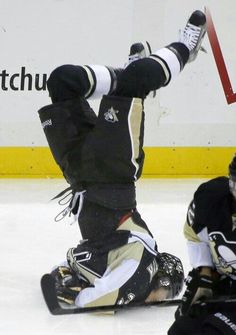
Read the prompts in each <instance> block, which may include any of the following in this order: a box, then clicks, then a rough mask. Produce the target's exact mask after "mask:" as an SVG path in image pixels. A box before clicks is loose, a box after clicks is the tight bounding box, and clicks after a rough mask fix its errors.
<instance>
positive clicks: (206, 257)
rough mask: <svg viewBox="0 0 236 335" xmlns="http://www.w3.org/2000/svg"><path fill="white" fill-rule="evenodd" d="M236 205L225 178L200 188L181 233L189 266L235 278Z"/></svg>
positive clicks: (209, 182)
mask: <svg viewBox="0 0 236 335" xmlns="http://www.w3.org/2000/svg"><path fill="white" fill-rule="evenodd" d="M235 228H236V202H235V200H234V198H233V196H232V194H231V193H230V190H229V179H228V178H227V177H218V178H214V179H212V180H210V181H208V182H206V183H203V184H201V185H200V186H199V188H198V189H197V191H196V192H195V193H194V198H193V200H192V202H191V203H190V205H189V208H188V213H187V220H186V224H185V227H184V234H185V237H186V238H187V240H188V242H187V246H188V251H189V257H190V262H191V265H192V266H193V267H194V268H197V267H200V266H209V267H213V268H215V269H216V270H217V272H218V273H220V274H224V275H227V276H229V277H231V278H232V279H236V230H235Z"/></svg>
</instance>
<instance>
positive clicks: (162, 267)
mask: <svg viewBox="0 0 236 335" xmlns="http://www.w3.org/2000/svg"><path fill="white" fill-rule="evenodd" d="M205 31H206V18H205V15H204V14H203V13H202V12H201V11H195V12H194V13H193V14H192V15H191V17H190V19H189V20H188V22H187V24H186V26H185V28H184V29H183V30H182V32H181V34H180V39H179V41H178V42H174V43H171V44H169V45H167V46H166V47H164V48H162V49H160V50H157V51H156V52H154V53H151V54H147V53H145V46H144V45H143V44H141V43H136V44H134V45H133V46H132V47H131V50H130V57H129V64H128V65H127V66H126V67H125V68H123V69H114V68H111V67H106V66H99V65H90V66H88V65H86V66H74V65H63V66H60V67H58V68H56V69H55V70H54V71H53V72H52V73H51V75H50V77H49V79H48V82H47V87H48V91H49V95H50V97H51V100H52V104H51V105H48V106H45V107H43V108H41V109H40V110H39V116H40V119H41V122H42V126H43V129H44V132H45V135H46V138H47V141H48V144H49V147H50V149H51V152H52V155H53V157H54V159H55V161H56V163H57V164H58V165H59V167H60V169H61V171H62V172H63V175H64V177H65V179H66V181H67V182H68V183H69V185H70V188H71V190H72V200H71V202H70V205H69V207H68V208H67V209H66V211H65V213H67V212H68V211H70V212H72V213H73V214H74V215H76V216H77V217H78V223H79V228H80V231H81V235H82V238H83V241H82V242H81V243H80V244H79V245H78V246H77V247H75V248H71V249H69V251H68V252H67V260H66V261H65V262H64V263H63V264H62V265H61V266H58V267H57V268H56V269H55V270H53V272H52V274H53V276H54V277H55V279H56V283H57V284H56V287H57V296H58V299H59V301H62V302H64V303H68V304H75V305H77V306H79V307H89V306H98V305H114V304H124V303H129V302H130V301H155V300H162V299H164V298H174V297H175V296H176V295H178V294H179V293H180V291H181V289H182V285H183V278H184V274H183V267H182V263H181V261H180V259H179V258H178V257H175V256H173V255H170V254H168V253H160V252H159V251H158V249H157V244H156V241H155V239H154V238H153V236H152V233H151V232H150V230H149V229H148V227H147V225H146V223H145V222H144V221H143V220H142V218H141V216H140V214H139V213H138V211H137V204H136V195H135V182H136V181H137V180H138V178H139V177H140V176H141V173H142V168H143V163H144V152H143V137H144V100H145V98H146V96H147V95H148V94H149V93H150V92H151V91H153V90H157V89H159V88H161V87H163V86H167V85H168V84H169V82H170V81H171V80H172V79H174V78H175V77H176V76H177V75H178V74H179V73H180V72H181V71H182V70H183V68H184V66H185V65H186V64H187V63H188V62H191V61H193V60H194V59H195V58H196V56H197V54H198V51H199V50H200V46H201V42H202V39H203V37H204V34H205ZM94 97H96V98H97V97H102V99H101V103H100V107H99V112H98V116H96V114H95V113H94V111H93V110H92V109H91V107H90V105H89V103H88V99H89V98H94ZM65 213H63V214H65Z"/></svg>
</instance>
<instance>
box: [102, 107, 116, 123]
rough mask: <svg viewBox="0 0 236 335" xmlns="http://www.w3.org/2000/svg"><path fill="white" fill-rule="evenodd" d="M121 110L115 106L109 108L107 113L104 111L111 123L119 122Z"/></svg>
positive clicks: (106, 118)
mask: <svg viewBox="0 0 236 335" xmlns="http://www.w3.org/2000/svg"><path fill="white" fill-rule="evenodd" d="M118 113H119V111H117V110H115V109H114V108H113V107H111V108H109V109H108V111H107V112H106V113H104V117H105V120H106V121H108V122H111V123H115V122H118V121H119V120H118V117H117V114H118Z"/></svg>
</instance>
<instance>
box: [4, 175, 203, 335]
mask: <svg viewBox="0 0 236 335" xmlns="http://www.w3.org/2000/svg"><path fill="white" fill-rule="evenodd" d="M203 181H204V179H141V180H140V181H139V182H138V184H137V200H138V204H139V205H138V210H139V212H140V213H141V214H142V217H143V219H144V220H145V221H146V222H147V224H148V226H149V228H150V229H151V231H152V232H153V234H154V236H155V238H156V240H157V242H158V246H159V251H161V252H163V251H166V252H169V253H172V254H175V255H177V256H179V257H180V258H181V260H182V262H183V265H184V268H185V273H187V272H188V270H189V269H190V265H189V262H188V257H187V254H186V245H185V240H184V237H183V224H184V221H185V217H186V210H187V207H188V204H189V202H190V200H191V198H192V195H193V192H194V190H195V189H196V187H197V186H198V185H199V184H200V183H201V182H203ZM66 187H67V184H66V183H65V182H64V180H62V179H43V180H41V179H1V180H0V238H1V242H0V259H1V262H0V334H2V335H21V334H22V335H23V334H24V335H26V334H31V335H54V334H55V335H62V334H63V335H64V334H65V335H75V334H76V335H90V334H96V335H123V334H125V335H131V334H132V335H154V334H155V335H164V334H167V329H168V327H169V326H170V325H171V323H172V321H173V315H174V311H175V307H152V308H146V309H144V308H142V309H134V310H129V311H120V312H118V313H117V314H116V315H113V316H111V315H110V316H108V315H106V316H105V315H94V314H86V315H85V314H81V315H78V314H77V315H70V316H52V315H50V314H49V312H48V310H47V308H46V306H45V303H44V301H43V297H42V294H41V291H40V277H41V276H42V274H43V273H45V272H48V271H49V270H51V268H52V266H54V265H55V264H57V263H58V262H60V261H61V260H64V259H65V254H66V251H67V249H68V248H69V247H71V246H76V245H77V243H78V241H79V240H80V233H79V230H78V228H77V225H76V224H74V225H69V224H67V223H66V222H64V221H61V222H59V223H56V222H54V217H55V215H56V214H57V213H58V212H59V211H60V210H61V208H60V206H58V204H57V203H56V202H50V199H51V198H52V197H53V196H54V195H56V194H57V193H59V192H60V191H61V190H63V189H64V188H66Z"/></svg>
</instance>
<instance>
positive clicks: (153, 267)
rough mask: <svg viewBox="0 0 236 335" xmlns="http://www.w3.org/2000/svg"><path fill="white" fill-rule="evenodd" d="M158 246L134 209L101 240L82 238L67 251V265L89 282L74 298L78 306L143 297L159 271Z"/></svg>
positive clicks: (141, 298)
mask: <svg viewBox="0 0 236 335" xmlns="http://www.w3.org/2000/svg"><path fill="white" fill-rule="evenodd" d="M157 254H158V252H157V246H156V242H155V240H154V239H153V237H152V236H151V235H150V233H149V231H148V229H147V227H146V224H145V222H144V221H143V220H142V219H141V217H140V215H139V214H138V213H137V211H135V212H134V213H132V215H130V217H128V218H127V219H126V220H125V221H124V222H122V224H121V225H120V226H119V227H118V229H117V230H116V231H115V232H113V233H112V234H110V236H109V238H108V239H107V240H106V243H104V241H99V240H94V241H90V240H88V241H84V243H82V244H79V245H78V246H77V247H76V248H71V249H70V250H69V251H68V253H67V259H68V263H69V264H70V266H71V267H72V268H73V270H74V271H75V272H76V273H79V274H80V276H82V277H83V278H84V279H86V280H87V281H88V282H89V283H90V287H87V288H85V289H83V290H82V291H81V292H80V293H79V295H78V296H77V298H76V300H75V304H76V305H77V306H79V307H92V306H101V305H114V304H127V303H129V302H130V301H144V300H145V299H146V298H147V296H148V295H149V293H150V291H151V289H152V288H151V282H152V279H153V277H154V276H155V274H156V273H157V271H158V264H157V259H156V256H157Z"/></svg>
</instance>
